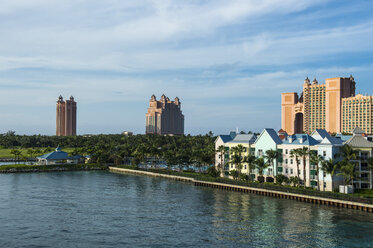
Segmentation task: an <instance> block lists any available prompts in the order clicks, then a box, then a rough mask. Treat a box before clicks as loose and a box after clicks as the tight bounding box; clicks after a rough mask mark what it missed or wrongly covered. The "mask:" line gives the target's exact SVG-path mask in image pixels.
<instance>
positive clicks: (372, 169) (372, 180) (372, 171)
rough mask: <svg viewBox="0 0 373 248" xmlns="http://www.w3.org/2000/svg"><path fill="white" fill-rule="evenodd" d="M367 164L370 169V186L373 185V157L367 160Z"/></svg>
mask: <svg viewBox="0 0 373 248" xmlns="http://www.w3.org/2000/svg"><path fill="white" fill-rule="evenodd" d="M367 163H368V168H369V169H370V178H369V180H370V185H372V183H373V157H369V158H368V159H367ZM371 188H372V186H371Z"/></svg>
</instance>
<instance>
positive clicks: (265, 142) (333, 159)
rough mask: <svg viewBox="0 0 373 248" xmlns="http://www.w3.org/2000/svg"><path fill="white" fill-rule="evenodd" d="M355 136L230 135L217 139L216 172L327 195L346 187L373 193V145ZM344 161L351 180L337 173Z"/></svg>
mask: <svg viewBox="0 0 373 248" xmlns="http://www.w3.org/2000/svg"><path fill="white" fill-rule="evenodd" d="M352 133H353V134H352V135H336V136H332V135H330V134H329V133H328V132H327V131H326V130H325V129H316V130H314V131H313V132H312V134H311V135H310V134H305V133H301V134H292V135H288V134H287V133H285V134H284V131H283V130H280V131H279V132H276V131H275V130H274V129H270V128H266V129H264V130H263V131H262V133H261V134H260V135H259V136H258V137H256V136H255V135H253V134H236V133H235V132H231V133H230V134H229V135H219V136H218V137H217V138H216V141H215V150H216V153H215V167H216V168H217V169H218V170H219V171H221V172H222V173H221V175H222V176H228V177H238V176H241V177H242V176H247V177H249V178H250V179H255V180H257V181H266V182H274V181H276V180H279V179H281V180H292V181H293V184H299V185H303V186H306V187H313V188H317V189H319V190H323V191H332V190H338V189H339V186H341V185H347V184H348V185H349V184H352V185H353V186H354V188H355V189H368V188H369V189H372V183H373V182H372V173H371V170H370V169H369V166H368V160H369V159H371V158H372V151H373V143H372V142H370V141H368V139H367V137H366V135H365V133H364V131H363V130H362V129H361V128H359V127H356V128H355V129H354V130H353V131H352ZM349 149H350V150H349ZM346 156H349V158H348V160H349V162H351V163H352V166H353V167H352V168H353V171H352V172H351V173H350V174H349V175H348V174H347V173H345V174H343V168H342V169H338V168H336V164H337V162H341V161H342V162H343V160H344V159H346ZM237 174H238V175H237ZM349 176H351V178H350V177H349ZM239 179H240V178H239Z"/></svg>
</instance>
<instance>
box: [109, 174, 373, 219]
mask: <svg viewBox="0 0 373 248" xmlns="http://www.w3.org/2000/svg"><path fill="white" fill-rule="evenodd" d="M109 171H112V172H118V173H129V174H138V175H147V176H154V177H162V178H167V179H172V180H177V181H184V182H190V183H193V184H194V185H196V186H203V187H210V188H215V189H223V190H230V191H237V192H243V193H253V194H257V195H263V196H270V197H277V198H283V199H290V200H296V201H302V202H307V203H313V204H319V205H328V206H335V207H341V208H351V209H357V210H362V211H365V212H370V213H373V205H372V204H366V203H359V202H351V201H343V200H338V199H331V198H324V197H317V196H308V195H301V194H294V193H287V192H281V191H275V190H267V189H259V188H252V187H247V186H238V185H231V184H224V183H215V182H206V181H199V180H195V179H193V178H188V177H180V176H174V175H166V174H159V173H154V172H148V171H141V170H130V169H124V168H117V167H109Z"/></svg>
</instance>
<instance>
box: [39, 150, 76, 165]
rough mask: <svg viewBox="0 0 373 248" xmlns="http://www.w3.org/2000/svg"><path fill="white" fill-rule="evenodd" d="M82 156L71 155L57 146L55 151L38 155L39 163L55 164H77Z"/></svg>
mask: <svg viewBox="0 0 373 248" xmlns="http://www.w3.org/2000/svg"><path fill="white" fill-rule="evenodd" d="M80 157H81V156H72V157H69V155H68V154H67V152H64V151H62V150H61V148H59V147H57V148H56V150H55V151H53V152H51V153H48V154H44V155H42V156H39V157H36V159H37V160H38V164H39V165H53V164H77V163H78V162H79V159H80Z"/></svg>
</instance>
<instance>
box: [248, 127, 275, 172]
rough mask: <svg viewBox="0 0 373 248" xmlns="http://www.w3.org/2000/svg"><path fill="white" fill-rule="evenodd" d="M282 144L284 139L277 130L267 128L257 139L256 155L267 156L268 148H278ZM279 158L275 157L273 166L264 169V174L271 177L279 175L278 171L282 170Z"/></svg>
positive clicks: (258, 156)
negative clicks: (279, 166) (279, 165)
mask: <svg viewBox="0 0 373 248" xmlns="http://www.w3.org/2000/svg"><path fill="white" fill-rule="evenodd" d="M281 144H282V140H281V139H280V137H279V136H278V135H277V132H276V131H275V130H274V129H272V128H265V129H264V130H263V131H262V132H261V134H260V135H259V137H258V138H257V140H256V141H255V157H257V158H260V157H263V158H264V160H265V161H266V160H267V159H266V158H265V155H266V152H267V151H268V150H275V151H276V150H277V148H278V146H279V145H281ZM278 162H279V161H278V159H275V160H274V161H273V167H272V168H271V167H268V168H267V169H265V170H264V175H265V176H269V177H275V176H276V175H277V171H278V170H279V171H281V169H280V168H278Z"/></svg>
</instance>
